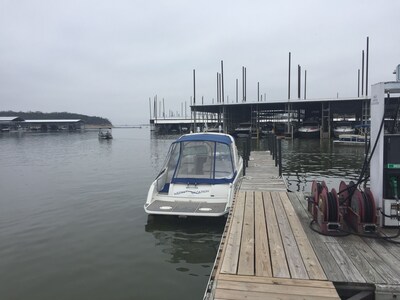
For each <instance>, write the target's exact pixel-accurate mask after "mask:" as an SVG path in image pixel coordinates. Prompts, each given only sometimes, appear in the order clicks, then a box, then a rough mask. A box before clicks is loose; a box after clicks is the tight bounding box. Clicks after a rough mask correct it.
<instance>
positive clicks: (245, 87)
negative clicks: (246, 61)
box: [244, 67, 247, 102]
mask: <svg viewBox="0 0 400 300" xmlns="http://www.w3.org/2000/svg"><path fill="white" fill-rule="evenodd" d="M244 102H247V68H246V67H244Z"/></svg>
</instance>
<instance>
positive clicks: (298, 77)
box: [297, 65, 301, 99]
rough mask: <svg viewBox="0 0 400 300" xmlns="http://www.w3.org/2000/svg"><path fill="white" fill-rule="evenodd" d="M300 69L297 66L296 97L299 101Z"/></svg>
mask: <svg viewBox="0 0 400 300" xmlns="http://www.w3.org/2000/svg"><path fill="white" fill-rule="evenodd" d="M300 83H301V67H300V65H297V97H298V98H299V99H300V92H301V87H300Z"/></svg>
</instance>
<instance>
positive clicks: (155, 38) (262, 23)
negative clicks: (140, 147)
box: [0, 0, 400, 124]
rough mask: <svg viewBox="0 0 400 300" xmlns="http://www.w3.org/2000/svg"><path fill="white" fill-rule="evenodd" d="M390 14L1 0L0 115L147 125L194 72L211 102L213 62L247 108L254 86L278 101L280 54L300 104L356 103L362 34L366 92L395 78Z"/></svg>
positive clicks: (319, 6) (279, 5)
mask: <svg viewBox="0 0 400 300" xmlns="http://www.w3.org/2000/svg"><path fill="white" fill-rule="evenodd" d="M399 11H400V2H398V1H395V0H390V1H385V2H384V3H382V2H379V1H372V0H367V1H361V0H357V1H344V0H339V1H329V2H328V1H294V0H293V1H279V2H273V1H196V2H194V1H177V0H174V1H94V0H91V1H77V0H75V1H61V0H58V1H57V0H56V1H54V0H37V1H28V0H17V1H15V0H12V1H7V0H0V40H1V43H0V99H1V101H0V109H1V110H3V109H4V110H8V109H13V110H23V111H26V110H41V111H46V112H50V111H70V112H77V113H84V114H89V115H100V116H104V117H108V118H110V119H111V121H112V122H113V123H115V124H121V123H130V124H133V123H139V122H145V121H147V120H148V116H149V111H148V99H149V97H153V96H154V95H155V94H157V95H158V99H162V98H165V102H166V106H167V109H172V110H174V111H180V107H181V103H182V102H185V101H186V102H187V103H189V101H190V96H191V95H192V90H193V88H192V70H193V69H196V79H197V80H196V87H197V89H196V90H197V98H198V99H201V96H204V99H205V102H206V103H211V99H212V98H215V94H216V84H215V82H216V72H217V71H219V69H220V60H221V59H223V60H224V75H225V95H227V96H229V98H230V99H231V101H232V100H233V99H234V98H235V79H236V78H239V82H240V78H241V67H242V66H243V65H244V66H246V67H247V80H248V88H247V91H248V99H255V98H256V96H257V95H256V93H257V89H256V87H257V82H258V81H259V82H260V87H261V92H262V93H263V94H264V93H266V94H267V98H268V99H285V98H286V96H287V59H288V52H289V51H291V52H292V74H295V72H296V68H297V64H300V65H301V66H302V69H303V70H304V69H307V91H308V93H307V94H308V97H310V98H317V97H335V96H336V93H339V95H340V96H356V93H357V86H356V85H357V69H358V68H361V51H362V50H363V49H365V47H366V37H367V36H369V37H370V79H369V82H370V83H374V82H378V81H388V80H393V79H394V75H393V74H392V71H393V69H394V68H395V66H396V65H397V64H399V63H400V55H399V53H400V52H399V49H400V39H398V38H397V36H396V31H397V28H398V25H399V21H398V12H399ZM292 81H293V82H295V81H296V78H295V76H294V75H293V77H292ZM295 89H296V87H295V86H294V85H293V91H292V95H295Z"/></svg>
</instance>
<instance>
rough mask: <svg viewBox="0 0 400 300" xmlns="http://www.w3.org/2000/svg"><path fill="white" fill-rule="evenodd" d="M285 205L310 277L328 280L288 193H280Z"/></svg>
mask: <svg viewBox="0 0 400 300" xmlns="http://www.w3.org/2000/svg"><path fill="white" fill-rule="evenodd" d="M279 195H280V198H281V201H282V204H283V206H284V207H285V211H286V215H287V217H288V220H289V223H290V226H291V228H292V231H293V234H294V237H295V239H296V242H297V245H298V247H299V250H300V254H301V257H302V260H303V262H304V265H305V267H306V269H307V273H308V276H309V277H310V279H319V280H326V279H327V278H326V275H325V273H324V270H323V269H322V266H321V265H320V264H319V261H318V258H317V256H316V254H315V252H314V250H313V248H312V246H311V243H310V241H309V240H308V238H307V235H306V233H305V232H304V229H303V227H302V225H301V223H300V221H299V219H298V217H297V215H296V212H295V210H294V208H293V206H292V204H291V203H290V200H289V197H288V195H287V193H279Z"/></svg>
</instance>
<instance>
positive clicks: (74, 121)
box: [25, 119, 82, 123]
mask: <svg viewBox="0 0 400 300" xmlns="http://www.w3.org/2000/svg"><path fill="white" fill-rule="evenodd" d="M81 121H82V120H81V119H48V120H46V119H44V120H25V122H26V123H77V122H81Z"/></svg>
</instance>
